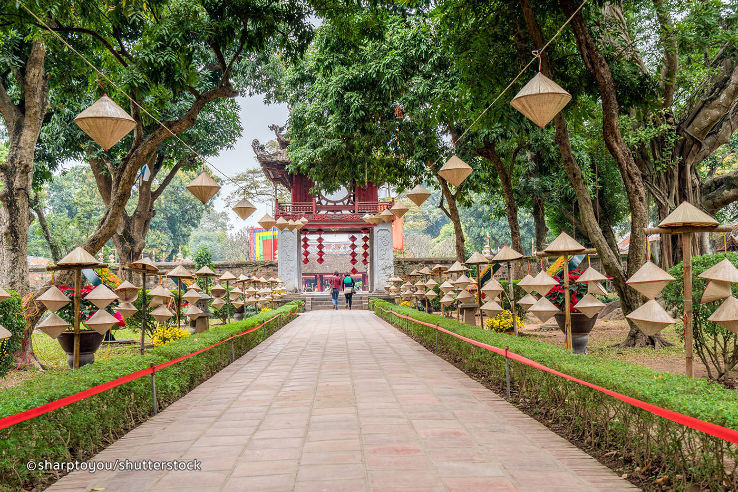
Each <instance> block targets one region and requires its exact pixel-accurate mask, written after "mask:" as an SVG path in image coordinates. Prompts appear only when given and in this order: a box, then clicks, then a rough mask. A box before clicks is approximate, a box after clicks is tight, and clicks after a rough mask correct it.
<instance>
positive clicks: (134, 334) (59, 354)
mask: <svg viewBox="0 0 738 492" xmlns="http://www.w3.org/2000/svg"><path fill="white" fill-rule="evenodd" d="M113 335H114V336H115V338H116V339H118V340H121V339H131V338H132V339H134V340H139V338H140V336H141V332H139V331H134V330H131V329H128V328H121V329H119V330H115V331H114V332H113ZM146 341H147V342H148V341H149V336H148V335H147V336H146ZM138 350H139V346H138V344H135V345H115V344H108V343H105V342H103V344H102V345H101V346H100V348H99V349H98V351H97V352H96V353H95V359H96V360H106V359H109V358H110V357H114V356H116V355H124V354H133V353H136V352H137V351H138ZM33 351H34V352H35V353H36V357H38V360H39V362H40V363H41V364H42V365H43V366H44V367H47V368H49V369H57V368H58V369H63V368H66V367H67V354H65V353H64V351H63V350H62V348H61V345H59V342H58V341H56V340H55V339H54V338H51V337H50V336H48V335H46V334H45V333H34V334H33Z"/></svg>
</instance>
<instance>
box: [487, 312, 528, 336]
mask: <svg viewBox="0 0 738 492" xmlns="http://www.w3.org/2000/svg"><path fill="white" fill-rule="evenodd" d="M515 318H516V320H515V321H516V322H517V325H518V330H522V329H523V328H525V323H523V320H522V319H520V316H515ZM484 327H485V328H486V329H488V330H492V331H495V332H497V333H512V332H513V331H514V329H515V327H514V326H513V317H512V313H511V312H510V311H508V310H507V309H505V310H504V311H502V312H501V313H500V314H498V315H497V316H495V317H494V318H486V319H485V320H484Z"/></svg>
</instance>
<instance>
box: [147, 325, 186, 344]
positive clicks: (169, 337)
mask: <svg viewBox="0 0 738 492" xmlns="http://www.w3.org/2000/svg"><path fill="white" fill-rule="evenodd" d="M187 336H190V332H189V331H187V330H184V329H182V328H179V327H177V326H159V327H158V328H157V329H156V330H154V333H153V334H152V336H151V343H152V344H153V345H154V347H161V346H162V345H166V344H168V343H169V342H174V341H175V340H179V339H180V338H184V337H187Z"/></svg>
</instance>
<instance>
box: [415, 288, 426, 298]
mask: <svg viewBox="0 0 738 492" xmlns="http://www.w3.org/2000/svg"><path fill="white" fill-rule="evenodd" d="M413 294H415V297H417V298H419V299H422V298H423V297H424V296H425V290H420V289H418V290H416V291H415V292H413Z"/></svg>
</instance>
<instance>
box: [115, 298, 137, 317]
mask: <svg viewBox="0 0 738 492" xmlns="http://www.w3.org/2000/svg"><path fill="white" fill-rule="evenodd" d="M115 310H116V311H118V312H119V313H120V316H121V317H122V318H123V319H128V318H129V317H130V316H131V315H132V314H133V313H135V312H136V311H138V309H136V306H134V305H133V304H131V303H130V302H121V303H119V304H118V307H117V308H116V309H115Z"/></svg>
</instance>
